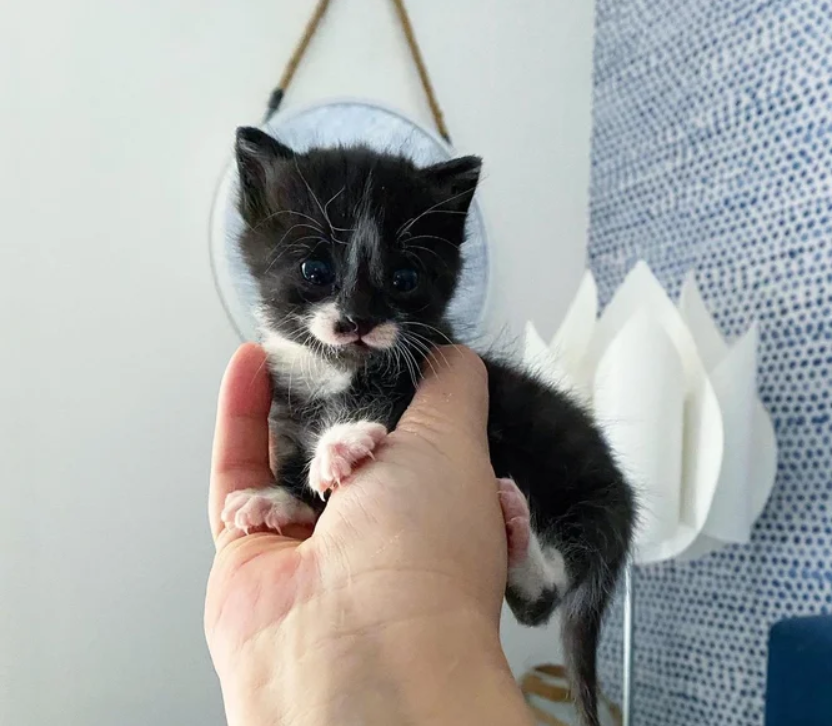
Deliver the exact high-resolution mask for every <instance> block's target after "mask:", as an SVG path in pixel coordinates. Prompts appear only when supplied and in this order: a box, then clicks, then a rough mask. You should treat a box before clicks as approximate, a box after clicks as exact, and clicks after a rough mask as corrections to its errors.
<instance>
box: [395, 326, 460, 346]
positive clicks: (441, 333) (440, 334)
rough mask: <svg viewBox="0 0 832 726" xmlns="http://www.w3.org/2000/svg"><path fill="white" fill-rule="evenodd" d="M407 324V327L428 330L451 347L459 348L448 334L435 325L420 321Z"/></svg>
mask: <svg viewBox="0 0 832 726" xmlns="http://www.w3.org/2000/svg"><path fill="white" fill-rule="evenodd" d="M405 324H406V325H417V326H419V327H420V328H427V329H428V330H430V331H432V332H434V333H436V334H437V335H438V336H440V337H441V338H442V339H443V340H444V341H445V342H446V343H447V344H448V345H450V346H452V347H454V348H457V347H459V346H458V345H457V343H455V342H454V341H453V340H451V338H450V337H448V335H447V334H446V333H443V332H442V331H441V330H440V329H439V328H437V327H436V326H435V325H429V324H428V323H422V322H419V321H418V320H408V321H407V322H406V323H405Z"/></svg>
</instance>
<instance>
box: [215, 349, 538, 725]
mask: <svg viewBox="0 0 832 726" xmlns="http://www.w3.org/2000/svg"><path fill="white" fill-rule="evenodd" d="M264 362H265V360H264V353H263V351H262V350H261V349H260V348H258V347H257V346H253V345H247V346H243V347H242V348H241V349H240V350H239V351H238V352H237V354H236V355H235V357H234V359H233V360H232V362H231V364H230V365H229V368H228V371H227V373H226V376H225V379H224V381H223V387H222V391H221V395H220V404H219V412H218V419H217V431H216V438H215V445H214V461H213V472H212V481H211V495H210V505H209V509H210V519H211V527H212V532H213V534H214V538H215V542H216V544H217V555H216V559H215V562H214V566H213V568H212V572H211V577H210V581H209V585H208V592H207V596H206V609H205V627H206V635H207V639H208V644H209V648H210V650H211V655H212V658H213V660H214V665H215V667H216V669H217V673H218V674H219V677H220V681H221V684H222V687H223V694H224V697H225V701H226V711H227V714H228V718H229V723H230V724H232V725H235V724H246V726H254V725H255V724H260V723H263V724H266V723H268V724H274V723H292V724H324V723H326V724H329V723H333V722H335V721H337V722H338V723H352V722H355V723H360V724H375V723H379V724H381V723H384V724H385V725H387V724H390V723H395V722H397V721H399V720H403V719H404V718H405V717H407V718H409V719H410V718H413V719H416V720H419V721H420V722H422V723H427V722H431V723H437V724H445V723H454V724H456V723H465V722H468V721H471V722H474V721H476V722H477V723H481V724H488V723H501V724H510V723H526V721H525V709H524V707H523V705H522V700H521V698H520V695H519V691H517V689H516V687H515V686H514V683H513V681H512V679H511V674H510V672H509V671H508V667H507V665H506V663H505V658H504V657H503V655H502V651H501V648H500V643H499V635H498V626H499V615H500V608H501V603H502V598H503V593H504V589H505V576H506V562H505V559H506V542H505V536H504V524H503V517H502V514H501V511H500V507H499V503H498V499H497V496H496V487H495V484H494V474H493V471H492V470H491V466H490V463H489V458H488V444H487V439H486V435H485V421H486V416H487V407H488V402H487V390H486V385H485V371H484V368H483V365H482V363H481V362H480V361H479V359H477V358H476V356H474V355H473V354H472V353H470V352H469V351H466V350H461V349H445V350H443V351H442V353H441V354H440V355H438V356H436V357H435V358H434V360H433V362H432V368H434V369H435V370H436V373H435V374H432V375H429V376H428V377H427V378H426V380H425V382H424V383H423V385H422V386H421V387H420V390H419V391H418V393H417V395H416V397H415V398H414V401H413V404H412V405H411V407H410V408H409V409H408V411H407V412H406V414H405V416H404V417H403V418H402V420H401V421H400V423H399V425H398V427H397V429H396V430H395V431H394V432H392V433H391V434H390V435H389V436H388V438H387V439H386V441H385V443H384V444H383V446H382V447H381V448H379V449H378V450H377V452H376V458H375V460H374V461H372V462H368V463H366V464H365V465H363V466H362V467H361V469H360V470H359V471H358V472H356V474H355V475H354V476H352V477H351V478H350V480H349V482H348V483H347V484H346V485H345V486H344V487H342V488H339V489H338V490H337V491H336V492H334V493H333V495H332V496H331V498H330V500H329V502H328V504H327V507H326V509H325V511H324V513H323V514H322V515H321V517H320V520H319V521H318V523H317V525H316V527H315V531H314V533H310V532H309V531H304V530H302V529H297V530H294V531H293V530H287V531H286V532H285V534H287V535H290V536H280V535H277V534H274V533H271V532H261V533H256V534H251V535H248V536H244V535H241V534H240V533H239V532H237V531H227V530H225V529H224V528H223V526H222V522H221V520H220V516H219V515H220V511H221V509H222V506H223V503H224V501H225V498H226V496H227V495H228V494H229V493H230V492H232V491H235V490H237V489H245V488H249V487H260V486H266V485H267V484H268V482H269V481H270V480H271V478H272V477H271V472H270V468H269V459H268V450H269V447H268V428H267V415H268V410H269V406H270V401H271V399H270V395H269V380H268V375H267V372H266V369H265V365H264ZM310 534H311V536H310ZM472 709H475V710H482V711H483V713H482V715H479V716H477V717H476V718H474V713H473V711H472ZM391 719H392V720H391Z"/></svg>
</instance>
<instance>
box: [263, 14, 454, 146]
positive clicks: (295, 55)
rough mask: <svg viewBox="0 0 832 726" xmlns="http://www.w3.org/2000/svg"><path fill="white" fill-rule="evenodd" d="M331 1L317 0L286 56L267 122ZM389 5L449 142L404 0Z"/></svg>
mask: <svg viewBox="0 0 832 726" xmlns="http://www.w3.org/2000/svg"><path fill="white" fill-rule="evenodd" d="M331 1H332V0H318V4H317V5H316V6H315V10H314V11H313V12H312V16H311V17H310V18H309V20H308V22H307V23H306V27H305V28H304V30H303V34H302V35H301V37H300V40H299V41H298V43H297V45H296V46H295V49H294V51H293V52H292V55H291V56H290V57H289V62H288V63H287V64H286V68H285V69H284V71H283V75H282V76H281V77H280V82H279V83H278V85H277V88H275V89H274V91H272V95H271V97H270V98H269V105H268V110H267V112H266V120H267V121H268V120H269V119H270V118H271V117H272V116H273V115H274V114H275V113H276V112H277V110H278V108H279V107H280V104H281V102H282V101H283V96H284V95H285V93H286V89H287V88H288V87H289V84H291V82H292V79H293V78H294V76H295V72H296V71H297V69H298V66H299V65H300V62H301V60H302V59H303V56H304V54H305V53H306V50H307V48H308V47H309V43H310V42H311V40H312V37H313V36H314V35H315V32H316V31H317V30H318V26H319V25H320V24H321V20H322V19H323V17H324V15H325V14H326V11H327V9H328V8H329V5H330V3H331ZM392 2H393V6H394V7H395V9H396V14H397V15H398V17H399V22H400V23H401V26H402V31H403V32H404V37H405V40H406V41H407V45H408V48H409V49H410V55H411V57H412V58H413V62H414V63H415V64H416V70H417V71H418V73H419V80H420V81H421V82H422V88H423V89H424V91H425V96H426V97H427V100H428V106H429V107H430V112H431V115H432V116H433V122H434V123H435V124H436V128H437V130H438V131H439V134H440V135H441V136H442V138H443V139H445V141H447V142H448V143H450V142H451V137H450V135H449V134H448V128H447V126H445V119H444V118H443V116H442V110H441V109H440V108H439V102H438V101H437V100H436V93H435V92H434V90H433V84H432V83H431V80H430V76H429V75H428V69H427V66H426V65H425V60H424V58H423V57H422V51H421V50H420V49H419V44H418V42H417V41H416V34H415V31H414V30H413V24H412V23H411V22H410V16H409V15H408V12H407V8H406V7H405V4H404V0H392Z"/></svg>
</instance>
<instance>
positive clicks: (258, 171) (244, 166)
mask: <svg viewBox="0 0 832 726" xmlns="http://www.w3.org/2000/svg"><path fill="white" fill-rule="evenodd" d="M234 148H235V151H236V154H237V170H238V171H239V173H240V214H242V216H243V219H245V221H246V222H248V223H249V224H251V225H254V224H256V223H257V222H258V221H259V220H261V219H262V218H263V217H265V216H266V215H267V214H269V209H268V201H267V200H268V188H269V185H270V184H271V183H272V182H273V181H274V179H275V177H276V174H277V172H278V170H279V167H280V162H281V161H286V160H288V159H292V158H293V157H294V155H295V152H294V151H292V150H291V149H290V148H289V147H288V146H284V145H283V144H281V143H280V142H279V141H278V140H277V139H275V138H273V137H272V136H269V134H267V133H266V132H265V131H261V130H260V129H256V128H253V127H251V126H242V127H240V128H238V129H237V141H236V144H235V147H234Z"/></svg>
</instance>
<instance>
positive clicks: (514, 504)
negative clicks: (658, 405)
mask: <svg viewBox="0 0 832 726" xmlns="http://www.w3.org/2000/svg"><path fill="white" fill-rule="evenodd" d="M497 485H498V486H499V490H498V496H499V497H500V507H501V508H502V510H503V519H504V520H505V522H506V539H507V540H508V564H509V567H515V566H518V565H520V564H521V563H522V562H524V561H525V559H526V557H527V555H528V552H529V542H530V540H531V515H530V514H529V503H528V502H527V501H526V497H525V496H524V495H523V492H521V491H520V490H519V489H518V488H517V485H516V484H515V483H514V480H513V479H497Z"/></svg>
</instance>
